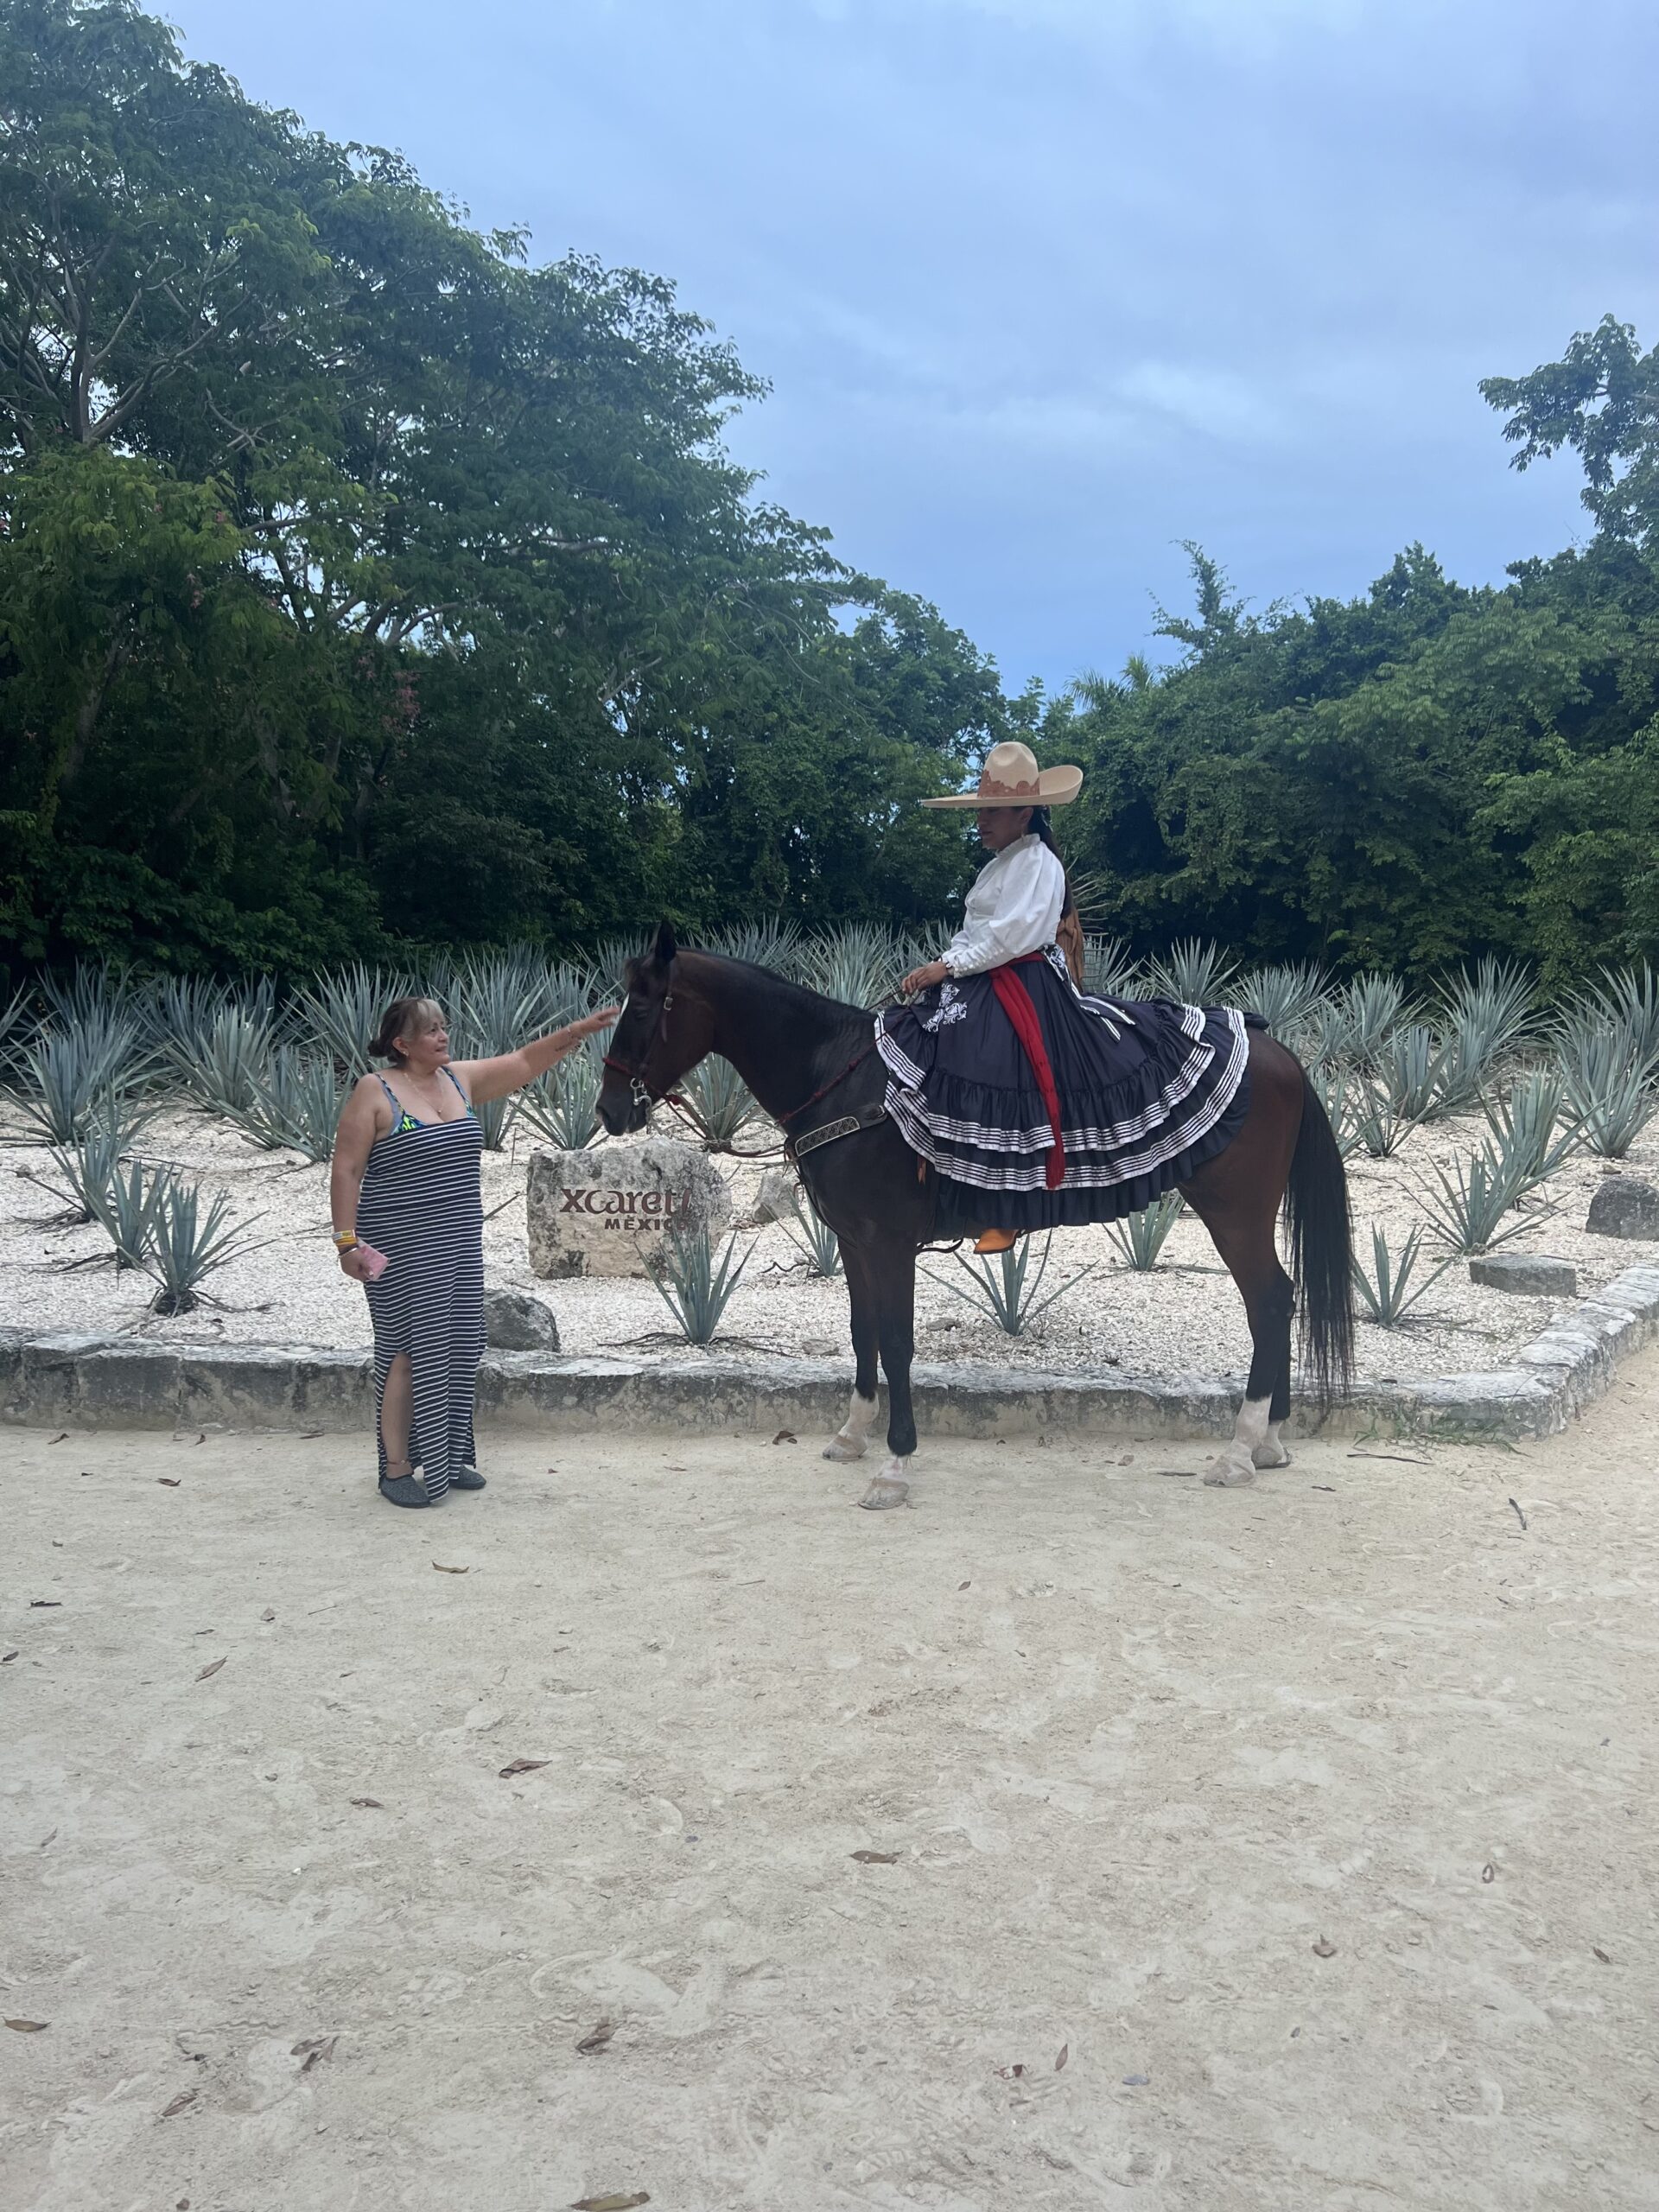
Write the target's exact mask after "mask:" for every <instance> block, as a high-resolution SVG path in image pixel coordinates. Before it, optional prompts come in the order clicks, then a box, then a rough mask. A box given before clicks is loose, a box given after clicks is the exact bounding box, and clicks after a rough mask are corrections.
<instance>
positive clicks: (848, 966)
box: [795, 922, 931, 1007]
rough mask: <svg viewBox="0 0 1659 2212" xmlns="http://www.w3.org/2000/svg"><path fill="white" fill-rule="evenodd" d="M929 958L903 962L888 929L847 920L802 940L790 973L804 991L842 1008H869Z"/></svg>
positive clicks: (902, 955)
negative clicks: (819, 992)
mask: <svg viewBox="0 0 1659 2212" xmlns="http://www.w3.org/2000/svg"><path fill="white" fill-rule="evenodd" d="M928 957H931V956H930V955H929V954H928V953H925V952H924V953H919V954H918V957H917V958H916V959H915V960H914V961H909V962H907V961H906V958H905V957H904V950H903V949H902V948H901V947H900V946H899V944H898V942H897V940H896V939H895V938H894V937H893V932H892V931H891V930H887V929H883V928H882V927H881V926H880V925H879V924H878V923H875V922H849V923H848V924H847V925H846V926H845V928H843V929H838V930H823V931H819V932H818V934H817V936H814V937H810V938H805V939H804V941H803V942H802V943H801V944H799V945H798V947H797V949H796V954H795V973H796V975H797V976H798V978H799V979H800V981H801V982H803V983H804V984H805V985H806V987H807V988H808V989H809V990H813V991H821V992H822V993H823V996H824V997H825V998H827V999H835V1000H837V1001H839V1002H840V1003H841V1004H842V1006H856V1007H873V1006H876V1005H879V1004H880V1001H881V1000H882V999H883V998H885V997H886V996H887V995H888V994H889V993H890V992H891V991H892V990H893V988H894V987H895V985H896V984H897V983H898V982H899V978H900V977H901V976H903V975H905V974H906V972H907V969H909V968H911V967H919V966H920V964H921V963H922V962H923V961H924V960H925V959H927V958H928Z"/></svg>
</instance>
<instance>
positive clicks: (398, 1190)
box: [330, 998, 618, 1506]
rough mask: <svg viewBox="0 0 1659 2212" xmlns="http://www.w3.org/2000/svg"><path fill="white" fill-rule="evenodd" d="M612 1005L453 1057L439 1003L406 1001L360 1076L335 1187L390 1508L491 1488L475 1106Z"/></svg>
mask: <svg viewBox="0 0 1659 2212" xmlns="http://www.w3.org/2000/svg"><path fill="white" fill-rule="evenodd" d="M617 1012H618V1009H617V1008H616V1007H606V1008H605V1010H604V1011H603V1012H602V1013H600V1014H588V1015H587V1016H585V1017H584V1019H583V1020H581V1021H573V1022H570V1023H569V1024H568V1025H567V1026H566V1027H564V1028H563V1029H556V1030H554V1031H553V1032H552V1033H550V1035H548V1036H546V1037H538V1038H537V1039H535V1040H534V1041H533V1042H532V1043H531V1044H528V1045H524V1046H520V1047H519V1049H518V1051H517V1052H503V1053H501V1054H499V1056H498V1057H497V1058H493V1059H488V1060H459V1061H452V1060H451V1059H450V1058H449V1035H448V1030H447V1028H446V1027H445V1026H444V1019H443V1009H442V1007H440V1006H439V1005H438V1004H437V1003H436V1001H435V1000H432V999H419V998H407V999H399V1000H397V1001H396V1003H395V1004H394V1005H392V1006H391V1007H389V1008H388V1009H387V1012H386V1017H385V1020H384V1021H383V1022H382V1023H381V1025H380V1029H379V1033H378V1035H377V1036H376V1038H375V1040H374V1043H373V1044H372V1046H371V1047H370V1050H371V1051H372V1052H373V1053H374V1055H375V1057H376V1058H378V1059H385V1060H386V1061H388V1062H389V1063H390V1065H389V1066H388V1067H387V1069H386V1071H385V1074H383V1075H381V1074H377V1075H365V1076H362V1077H359V1080H358V1083H357V1084H356V1087H355V1088H354V1089H353V1092H352V1095H351V1096H350V1097H349V1098H348V1099H347V1100H346V1107H345V1110H344V1112H343V1113H342V1114H341V1115H340V1130H339V1134H338V1135H337V1136H336V1138H335V1141H334V1173H333V1178H332V1181H331V1185H330V1197H331V1199H332V1202H333V1211H334V1244H335V1248H336V1249H337V1250H338V1251H339V1254H340V1268H341V1269H342V1271H343V1272H344V1273H345V1274H348V1275H349V1276H350V1277H351V1279H352V1281H353V1282H360V1283H361V1284H362V1285H363V1287H364V1289H365V1291H366V1292H367V1293H368V1300H369V1313H370V1318H371V1319H372V1323H373V1326H374V1402H375V1426H376V1430H377V1433H378V1446H379V1461H380V1495H381V1496H382V1497H384V1498H385V1499H387V1500H388V1501H389V1502H390V1503H391V1504H393V1505H416V1506H420V1505H439V1504H442V1502H443V1500H444V1498H445V1497H447V1496H448V1492H449V1491H451V1490H482V1489H483V1487H484V1478H483V1476H482V1475H480V1473H479V1471H478V1470H477V1467H476V1466H475V1465H474V1449H473V1394H474V1387H475V1384H476V1382H477V1377H478V1363H479V1361H480V1359H481V1358H482V1357H483V1356H484V1209H483V1202H482V1198H481V1196H480V1186H479V1167H480V1160H481V1157H482V1154H483V1145H484V1141H483V1133H482V1131H481V1130H480V1128H479V1126H478V1122H477V1121H476V1120H475V1119H474V1115H473V1105H474V1101H480V1102H481V1101H483V1100H485V1099H488V1098H503V1097H505V1096H506V1095H507V1093H508V1092H509V1091H513V1090H522V1089H523V1088H524V1084H527V1083H533V1082H534V1081H535V1080H536V1078H537V1076H540V1075H544V1074H545V1073H546V1071H548V1069H549V1068H550V1067H552V1066H553V1065H554V1064H555V1063H556V1061H559V1060H562V1059H563V1058H564V1057H565V1055H566V1053H567V1052H574V1051H575V1048H576V1046H578V1045H580V1044H581V1043H582V1039H584V1038H585V1037H591V1036H593V1035H594V1034H595V1033H597V1032H598V1031H600V1030H601V1029H608V1028H609V1027H610V1026H611V1024H612V1023H613V1021H614V1020H616V1017H617ZM381 1255H384V1265H382V1256H381ZM416 1465H419V1467H420V1469H421V1474H422V1479H420V1480H417V1479H416V1474H415V1469H416Z"/></svg>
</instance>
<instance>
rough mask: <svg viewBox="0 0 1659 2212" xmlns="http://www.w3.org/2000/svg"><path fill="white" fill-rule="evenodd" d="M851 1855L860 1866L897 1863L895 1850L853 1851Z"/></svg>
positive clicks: (894, 1864)
mask: <svg viewBox="0 0 1659 2212" xmlns="http://www.w3.org/2000/svg"><path fill="white" fill-rule="evenodd" d="M853 1856H854V1858H855V1859H857V1861H858V1863H859V1865H860V1866H897V1865H898V1864H899V1854H898V1853H897V1852H896V1851H855V1853H853Z"/></svg>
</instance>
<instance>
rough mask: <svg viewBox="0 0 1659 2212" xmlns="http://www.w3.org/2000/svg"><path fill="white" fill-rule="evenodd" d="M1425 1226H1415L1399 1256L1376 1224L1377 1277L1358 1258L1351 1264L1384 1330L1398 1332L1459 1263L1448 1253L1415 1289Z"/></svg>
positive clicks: (1362, 1293)
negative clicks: (1426, 1296) (1431, 1291)
mask: <svg viewBox="0 0 1659 2212" xmlns="http://www.w3.org/2000/svg"><path fill="white" fill-rule="evenodd" d="M1422 1236H1423V1231H1422V1226H1421V1224H1417V1225H1415V1226H1414V1228H1413V1229H1412V1230H1411V1232H1410V1234H1409V1235H1408V1236H1407V1238H1406V1241H1405V1243H1404V1244H1403V1245H1402V1247H1401V1249H1400V1252H1399V1255H1398V1256H1397V1257H1396V1256H1395V1255H1393V1254H1392V1253H1391V1252H1390V1251H1389V1240H1388V1238H1387V1236H1384V1234H1383V1231H1382V1230H1380V1229H1378V1228H1377V1227H1376V1225H1375V1224H1373V1225H1372V1229H1371V1266H1372V1268H1373V1270H1374V1273H1373V1274H1369V1275H1368V1274H1366V1272H1365V1269H1364V1267H1363V1263H1362V1262H1361V1261H1360V1259H1359V1257H1358V1255H1357V1254H1356V1255H1355V1256H1354V1257H1353V1258H1352V1259H1351V1261H1350V1262H1349V1265H1350V1266H1351V1268H1352V1269H1353V1279H1354V1288H1355V1289H1356V1290H1357V1292H1358V1293H1359V1296H1360V1301H1361V1303H1362V1304H1363V1306H1364V1307H1365V1310H1366V1313H1367V1314H1368V1315H1369V1316H1370V1319H1372V1320H1373V1321H1375V1322H1376V1325H1377V1326H1378V1328H1380V1329H1394V1328H1397V1327H1398V1326H1399V1325H1400V1324H1401V1322H1402V1321H1403V1320H1404V1319H1405V1318H1406V1316H1407V1314H1408V1313H1410V1311H1411V1309H1412V1307H1413V1306H1414V1305H1415V1304H1416V1303H1417V1301H1418V1300H1419V1299H1420V1298H1421V1296H1422V1295H1423V1293H1424V1292H1425V1291H1426V1290H1429V1289H1432V1288H1433V1286H1434V1284H1436V1283H1437V1282H1438V1281H1440V1277H1441V1276H1442V1275H1443V1274H1445V1273H1446V1269H1447V1268H1450V1267H1453V1266H1455V1265H1456V1263H1457V1259H1458V1255H1457V1254H1456V1253H1455V1252H1448V1253H1447V1254H1446V1257H1445V1259H1443V1260H1442V1261H1441V1262H1440V1266H1439V1267H1438V1268H1434V1269H1433V1271H1432V1272H1431V1273H1430V1274H1427V1275H1424V1276H1422V1277H1421V1279H1420V1280H1419V1281H1418V1283H1417V1286H1416V1287H1415V1289H1413V1288H1412V1287H1411V1278H1412V1274H1413V1272H1414V1269H1415V1268H1416V1265H1417V1261H1418V1257H1419V1255H1420V1252H1421V1245H1422Z"/></svg>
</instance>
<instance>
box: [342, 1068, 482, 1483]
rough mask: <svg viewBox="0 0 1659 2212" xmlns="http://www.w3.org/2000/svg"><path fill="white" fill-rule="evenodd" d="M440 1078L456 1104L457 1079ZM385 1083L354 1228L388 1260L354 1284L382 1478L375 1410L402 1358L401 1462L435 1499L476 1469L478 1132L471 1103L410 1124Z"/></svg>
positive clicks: (479, 1339)
mask: <svg viewBox="0 0 1659 2212" xmlns="http://www.w3.org/2000/svg"><path fill="white" fill-rule="evenodd" d="M444 1072H445V1074H446V1075H448V1077H449V1080H450V1082H451V1083H453V1084H454V1086H455V1089H456V1090H457V1091H460V1092H461V1096H462V1098H463V1099H464V1098H465V1097H466V1095H467V1094H466V1092H465V1091H464V1090H461V1083H460V1079H459V1077H457V1076H456V1075H455V1074H454V1071H453V1070H451V1069H448V1068H446V1069H445V1071H444ZM383 1088H384V1089H385V1093H386V1096H387V1097H388V1098H390V1099H391V1104H392V1115H393V1120H392V1125H391V1129H390V1130H389V1131H388V1133H387V1134H386V1135H385V1136H383V1137H377V1138H376V1140H375V1141H374V1143H373V1144H372V1146H371V1147H370V1149H369V1160H368V1166H367V1167H366V1168H365V1171H364V1176H363V1189H362V1193H361V1196H360V1197H359V1200H358V1208H357V1227H358V1233H359V1236H363V1237H364V1238H365V1239H366V1240H367V1242H368V1243H371V1244H373V1245H375V1246H377V1247H378V1249H380V1250H381V1251H382V1252H384V1253H385V1255H386V1259H387V1262H388V1263H389V1264H388V1265H387V1268H386V1271H385V1274H383V1275H382V1276H381V1277H380V1278H379V1280H378V1281H377V1282H368V1283H365V1284H364V1286H363V1287H364V1289H365V1291H366V1292H367V1293H368V1299H369V1313H370V1318H371V1319H372V1322H373V1325H374V1414H375V1439H376V1446H377V1449H378V1453H379V1461H380V1473H381V1475H382V1477H383V1478H384V1476H385V1471H386V1447H385V1443H384V1441H383V1440H381V1438H380V1408H381V1404H382V1402H383V1401H384V1399H385V1391H386V1377H387V1376H388V1375H390V1373H391V1363H392V1361H393V1360H394V1359H395V1358H397V1355H398V1354H399V1353H400V1352H406V1353H407V1354H408V1356H409V1365H410V1382H411V1383H412V1385H413V1395H414V1418H413V1421H412V1422H411V1424H410V1440H409V1455H410V1459H411V1460H412V1461H413V1463H414V1464H415V1465H416V1466H418V1467H419V1468H420V1470H421V1472H422V1475H423V1478H424V1480H425V1484H426V1488H427V1491H428V1493H429V1496H431V1497H435V1498H436V1497H442V1496H443V1494H444V1492H445V1491H447V1490H448V1487H449V1478H450V1476H451V1474H452V1473H453V1472H454V1471H455V1470H456V1469H457V1468H461V1467H470V1466H472V1465H474V1444H473V1398H474V1391H475V1389H476V1387H477V1382H478V1364H479V1362H480V1360H481V1359H482V1358H483V1357H484V1201H483V1194H482V1191H481V1189H480V1179H479V1171H480V1162H481V1160H482V1159H483V1154H484V1134H483V1131H482V1130H481V1129H480V1128H479V1125H478V1122H477V1120H476V1118H475V1117H474V1113H473V1109H472V1108H471V1107H470V1106H468V1107H467V1111H466V1112H465V1113H464V1114H463V1115H461V1116H460V1117H459V1119H457V1120H455V1121H453V1122H417V1121H416V1119H415V1116H413V1115H412V1114H410V1112H409V1111H408V1110H407V1109H405V1108H404V1105H403V1104H402V1103H400V1101H399V1100H398V1099H397V1097H396V1096H395V1095H394V1094H393V1092H392V1089H391V1084H385V1083H384V1081H383Z"/></svg>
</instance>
